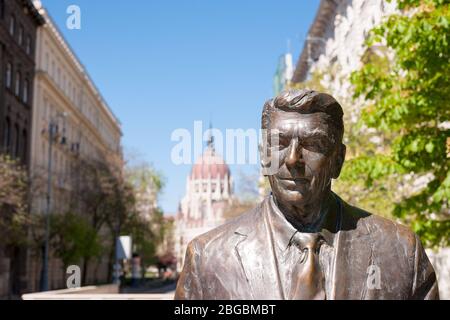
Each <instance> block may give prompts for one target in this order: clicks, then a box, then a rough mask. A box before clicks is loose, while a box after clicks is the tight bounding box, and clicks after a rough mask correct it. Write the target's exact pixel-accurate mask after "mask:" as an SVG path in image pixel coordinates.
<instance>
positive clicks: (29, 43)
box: [25, 36, 31, 54]
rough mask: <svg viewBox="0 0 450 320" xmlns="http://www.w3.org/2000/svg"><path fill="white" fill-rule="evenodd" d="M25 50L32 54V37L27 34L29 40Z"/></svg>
mask: <svg viewBox="0 0 450 320" xmlns="http://www.w3.org/2000/svg"><path fill="white" fill-rule="evenodd" d="M25 50H26V52H27V54H31V37H30V36H27V42H26V43H25Z"/></svg>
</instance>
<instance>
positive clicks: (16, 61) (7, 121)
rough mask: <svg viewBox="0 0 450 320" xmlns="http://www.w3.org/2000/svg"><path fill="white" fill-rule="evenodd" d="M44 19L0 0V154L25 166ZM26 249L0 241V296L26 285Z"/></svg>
mask: <svg viewBox="0 0 450 320" xmlns="http://www.w3.org/2000/svg"><path fill="white" fill-rule="evenodd" d="M43 23H44V19H43V18H42V17H41V16H40V14H39V13H38V11H37V10H36V9H35V7H34V6H33V4H32V2H31V1H30V0H27V1H25V0H0V74H1V76H0V153H7V154H9V155H10V156H11V157H12V158H15V159H17V160H19V161H20V163H21V164H22V165H25V166H26V167H28V165H29V160H30V147H31V143H30V139H31V128H32V105H33V82H34V74H35V45H36V30H37V28H38V27H39V26H41V25H42V24H43ZM26 265H27V257H26V250H25V249H24V248H22V247H18V246H13V247H11V246H10V247H8V248H7V247H5V246H3V244H2V243H0V297H5V296H11V295H15V294H18V293H19V292H20V291H21V290H23V289H24V288H26V287H27V279H26V278H27V274H26Z"/></svg>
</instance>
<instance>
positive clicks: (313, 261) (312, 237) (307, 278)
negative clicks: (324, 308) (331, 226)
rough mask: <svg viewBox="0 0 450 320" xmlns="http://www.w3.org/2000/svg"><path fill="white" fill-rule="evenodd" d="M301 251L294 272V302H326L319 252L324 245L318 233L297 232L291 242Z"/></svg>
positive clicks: (292, 294) (292, 296) (292, 293)
mask: <svg viewBox="0 0 450 320" xmlns="http://www.w3.org/2000/svg"><path fill="white" fill-rule="evenodd" d="M291 243H292V245H294V246H295V247H296V248H297V249H298V250H299V255H298V256H299V257H298V261H296V263H295V265H294V267H293V270H292V288H291V294H290V298H291V299H292V300H324V299H325V297H326V295H325V290H324V276H323V273H322V271H321V270H320V264H319V251H320V246H321V245H322V244H323V243H324V240H323V238H322V236H321V235H320V234H318V233H300V232H296V233H295V234H294V236H293V238H292V240H291Z"/></svg>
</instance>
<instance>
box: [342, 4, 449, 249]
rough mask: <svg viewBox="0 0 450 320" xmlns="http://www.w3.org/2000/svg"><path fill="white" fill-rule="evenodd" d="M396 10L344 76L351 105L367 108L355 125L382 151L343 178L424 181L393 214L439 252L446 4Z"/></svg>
mask: <svg viewBox="0 0 450 320" xmlns="http://www.w3.org/2000/svg"><path fill="white" fill-rule="evenodd" d="M398 8H399V9H400V10H401V11H402V14H395V15H392V16H390V17H389V18H388V19H387V20H386V21H385V22H383V23H382V24H381V25H379V26H377V27H376V28H374V29H373V30H372V31H371V33H370V36H369V37H368V39H367V45H368V47H369V51H368V54H367V55H365V57H364V59H363V66H362V68H361V69H360V70H358V71H356V72H354V73H353V74H352V76H351V80H352V83H353V85H354V88H355V98H361V97H364V98H365V99H366V101H368V103H367V106H366V107H365V108H364V109H363V112H362V117H361V123H362V124H363V125H365V126H367V127H369V128H375V129H376V130H378V131H379V132H381V133H382V134H383V135H384V136H385V137H387V138H388V141H389V142H390V144H389V145H388V147H387V148H386V149H385V152H382V153H376V154H374V155H373V156H370V157H368V156H358V157H356V158H354V159H353V160H352V161H351V162H350V164H349V165H347V166H346V168H345V172H343V176H344V178H347V179H350V180H352V179H353V180H357V179H359V178H363V179H364V180H365V181H367V182H368V185H369V186H370V185H371V184H372V183H373V182H376V181H379V180H380V179H389V178H390V179H391V180H390V181H391V182H392V179H395V180H397V181H400V180H402V179H403V178H404V176H405V175H406V174H413V175H414V176H416V177H417V176H424V175H426V174H428V176H430V177H431V179H430V181H429V182H428V183H426V186H425V187H424V188H422V189H420V190H418V191H415V192H414V193H411V194H408V195H405V196H404V197H403V198H402V199H401V200H400V201H398V202H397V203H396V204H395V206H394V207H393V214H394V215H395V216H396V217H398V218H400V219H402V220H403V221H405V222H406V223H408V224H410V225H411V226H412V227H413V229H414V231H415V232H417V233H418V234H419V235H420V236H421V238H422V240H424V241H425V243H426V245H428V246H445V245H449V244H450V219H449V202H448V200H449V198H450V171H449V159H448V155H447V150H446V144H447V143H448V137H449V136H450V130H449V129H448V126H447V127H446V126H445V123H446V122H447V124H448V121H449V120H450V108H449V107H448V104H449V101H450V46H449V43H448V41H449V40H450V38H449V37H450V11H449V1H448V0H422V1H420V0H398ZM377 48H381V49H377ZM395 185H396V184H395V183H394V184H393V186H394V187H395ZM386 187H389V186H386ZM391 187H392V186H391ZM395 192H396V190H395V189H391V190H389V191H388V193H395Z"/></svg>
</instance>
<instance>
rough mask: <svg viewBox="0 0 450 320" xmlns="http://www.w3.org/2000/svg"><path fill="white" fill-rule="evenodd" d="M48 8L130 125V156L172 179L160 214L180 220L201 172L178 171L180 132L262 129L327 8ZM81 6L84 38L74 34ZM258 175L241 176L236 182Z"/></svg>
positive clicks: (62, 2) (60, 1) (203, 2)
mask: <svg viewBox="0 0 450 320" xmlns="http://www.w3.org/2000/svg"><path fill="white" fill-rule="evenodd" d="M42 3H43V5H44V6H45V7H46V8H47V9H48V11H49V12H50V14H51V16H52V17H53V19H54V20H55V21H56V23H57V24H58V26H59V27H60V29H61V31H62V32H63V34H64V36H65V38H66V39H67V40H68V42H69V43H70V45H71V47H72V48H73V49H74V51H75V52H76V54H77V56H78V57H79V58H80V60H81V62H82V63H83V64H84V65H85V66H86V68H87V70H88V71H89V73H90V75H91V77H92V79H93V80H94V82H95V84H96V85H97V87H98V88H99V90H100V91H101V93H102V95H103V96H104V98H105V100H106V101H107V102H108V104H109V106H110V107H111V109H112V110H113V112H114V113H115V114H116V116H117V117H118V118H119V119H120V121H121V123H122V131H123V134H124V135H123V140H122V144H123V146H124V149H125V153H134V154H136V153H137V154H139V155H140V157H141V159H142V160H145V161H147V162H149V163H151V164H153V166H154V167H155V168H156V169H157V170H160V171H161V172H163V174H164V176H165V178H166V187H165V189H164V191H163V194H162V196H161V199H160V205H161V206H162V208H163V209H164V210H165V211H166V212H167V213H172V212H175V211H176V209H177V206H178V202H179V200H180V199H181V197H182V196H183V195H184V192H185V181H186V176H187V175H188V174H189V172H190V169H191V166H190V165H179V166H176V165H174V164H173V163H172V161H171V158H170V154H171V150H172V148H173V147H174V146H175V145H176V142H173V141H171V134H172V132H173V130H175V129H177V128H186V129H188V130H190V131H192V130H193V127H194V121H196V120H202V121H204V124H205V126H206V128H204V129H207V126H208V124H209V121H210V120H212V123H213V126H214V127H215V128H218V129H220V130H223V131H225V129H233V128H242V129H245V130H246V129H249V128H255V129H259V122H260V113H261V109H262V105H263V103H264V101H266V100H267V99H268V98H270V97H271V96H272V77H273V74H274V72H275V69H276V65H277V61H278V57H279V56H280V54H283V53H285V52H286V50H287V42H288V40H290V44H291V45H290V48H291V52H292V53H293V56H294V62H295V60H296V59H297V57H298V55H299V53H300V50H301V48H302V47H303V42H304V39H305V37H306V33H307V31H308V29H309V26H310V24H311V22H312V20H313V19H314V15H315V13H316V10H317V8H318V5H319V0H296V1H294V0H287V1H275V0H273V1H262V0H260V1H242V0H241V1H235V0H227V1H212V0H179V1H173V0H169V1H163V0H159V1H153V0H152V1H149V0H129V1H107V0H96V1H92V0H90V1H89V0H71V1H66V0H42ZM72 4H75V5H78V6H79V7H80V9H81V30H69V29H67V28H66V27H65V25H66V19H67V17H68V14H67V13H66V9H67V7H68V6H69V5H72ZM257 170H258V167H257V166H256V165H233V166H231V171H232V174H234V175H235V177H236V179H237V178H238V176H239V172H243V173H246V174H252V173H255V172H257ZM237 180H238V179H237ZM236 184H237V185H239V181H237V182H236Z"/></svg>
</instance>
